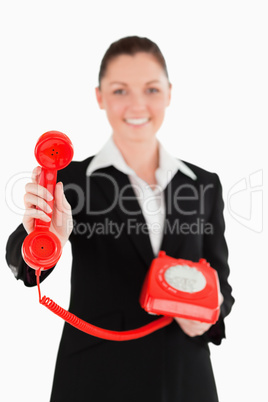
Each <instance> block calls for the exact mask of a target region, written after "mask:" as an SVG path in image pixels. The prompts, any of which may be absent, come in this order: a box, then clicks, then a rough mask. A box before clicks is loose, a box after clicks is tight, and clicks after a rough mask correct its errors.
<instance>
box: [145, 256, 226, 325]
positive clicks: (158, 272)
mask: <svg viewBox="0 0 268 402" xmlns="http://www.w3.org/2000/svg"><path fill="white" fill-rule="evenodd" d="M140 304H141V306H142V307H143V308H144V309H145V310H146V311H147V312H148V313H152V314H160V315H166V316H172V317H181V318H186V319H191V320H196V321H201V322H207V323H211V324H214V323H215V322H216V321H217V320H218V318H219V312H220V306H219V281H218V275H217V272H216V271H215V269H213V268H211V267H210V265H209V264H208V263H207V261H206V260H204V259H201V260H200V261H199V262H197V263H194V262H192V261H188V260H182V259H175V258H172V257H168V256H167V255H166V253H165V252H164V251H160V252H159V255H158V258H155V259H154V260H153V262H152V264H151V267H150V269H149V272H148V274H147V276H146V279H145V282H144V284H143V288H142V291H141V295H140Z"/></svg>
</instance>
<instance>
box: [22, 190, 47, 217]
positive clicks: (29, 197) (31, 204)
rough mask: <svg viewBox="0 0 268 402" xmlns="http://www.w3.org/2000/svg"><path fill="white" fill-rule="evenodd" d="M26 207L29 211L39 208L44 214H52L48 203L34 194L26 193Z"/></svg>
mask: <svg viewBox="0 0 268 402" xmlns="http://www.w3.org/2000/svg"><path fill="white" fill-rule="evenodd" d="M24 205H25V208H27V209H30V208H36V207H38V208H40V209H41V210H42V211H44V212H47V213H51V212H52V209H51V207H50V206H49V205H48V204H47V203H46V201H45V200H44V199H43V198H40V197H38V196H37V195H34V194H32V193H26V194H25V195H24Z"/></svg>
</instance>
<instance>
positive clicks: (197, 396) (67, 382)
mask: <svg viewBox="0 0 268 402" xmlns="http://www.w3.org/2000/svg"><path fill="white" fill-rule="evenodd" d="M90 161H91V158H88V159H86V160H85V161H83V162H72V163H71V164H70V165H69V166H68V167H67V168H65V169H64V170H63V171H60V172H59V177H58V179H59V180H61V181H62V182H63V183H64V186H65V193H66V196H67V199H68V201H69V202H70V204H71V206H72V210H73V218H74V229H73V232H72V234H71V236H70V241H71V246H72V253H73V264H72V277H71V298H70V306H69V309H70V311H71V312H72V313H74V314H76V315H77V316H78V317H80V318H82V319H83V320H85V321H88V322H90V323H93V324H95V325H97V326H100V327H103V328H107V329H112V330H118V331H122V330H128V329H133V328H136V327H139V326H142V325H145V324H147V323H149V322H151V321H152V320H154V319H155V317H153V316H150V315H149V314H147V313H146V312H145V311H144V310H143V309H142V308H141V307H140V305H139V294H140V290H141V287H142V284H143V281H144V277H145V275H146V272H147V270H148V268H149V266H150V264H151V261H152V259H153V258H154V257H155V256H154V254H153V250H152V247H151V243H150V239H149V235H148V231H147V226H146V222H145V220H144V217H143V215H142V212H141V209H140V207H139V203H138V201H137V199H136V197H135V195H134V192H133V189H132V186H131V185H130V182H129V179H128V177H127V176H126V175H125V174H123V173H121V172H120V171H118V170H117V169H115V168H114V167H107V168H103V169H99V170H98V171H96V172H94V173H93V174H92V175H91V176H90V177H87V176H86V169H87V167H88V164H89V163H90ZM187 165H188V166H189V167H190V168H191V169H192V170H193V172H194V173H195V174H196V176H197V180H192V179H191V178H189V177H188V176H185V175H184V174H183V173H182V172H181V171H178V172H177V174H176V175H175V176H174V177H173V179H172V180H171V182H170V183H169V185H168V186H167V188H166V189H165V204H166V221H165V228H164V237H163V241H162V245H161V250H164V251H166V253H167V254H168V255H170V256H172V257H175V258H184V259H189V260H193V261H198V260H199V259H200V258H206V259H207V261H209V262H210V264H211V266H212V267H213V268H215V269H216V270H217V271H218V275H219V280H220V286H221V292H222V294H223V296H224V303H223V304H222V306H221V315H220V318H219V320H218V322H217V323H216V324H215V325H213V326H212V327H211V328H210V330H209V331H208V332H207V333H206V334H204V335H203V336H201V337H194V338H191V337H189V336H187V335H185V334H184V333H183V331H182V330H181V329H180V327H179V326H178V325H177V324H176V322H174V323H172V324H171V325H169V326H168V327H166V328H163V329H161V330H159V331H157V332H155V333H153V334H151V335H149V336H146V337H144V338H141V339H138V340H134V341H127V342H114V341H106V340H102V339H98V338H95V337H92V336H90V335H87V334H85V333H83V332H80V331H78V330H76V329H75V328H73V327H72V326H70V325H69V324H65V326H64V331H63V335H62V340H61V344H60V348H59V353H58V359H57V364H56V370H55V376H54V384H53V390H52V396H51V402H60V401H64V402H69V401H70V402H71V401H75V402H80V401H81V402H84V401H94V402H98V401H100V402H102V401H103V402H104V401H105V402H107V401H111V402H113V401H114V402H121V401H122V402H123V401H124V402H125V401H128V402H132V401H133V402H134V401H135V402H137V401H139V402H143V401H144V402H145V401H150V400H152V401H154V402H175V401H187V402H191V401H193V402H199V401H200V402H202V401H204V402H208V401H210V402H213V401H217V392H216V387H215V383H214V377H213V372H212V368H211V363H210V357H209V354H210V353H209V348H208V342H213V343H215V344H220V343H221V340H222V338H224V337H225V330H224V317H225V316H226V315H227V314H229V312H230V310H231V307H232V304H233V302H234V299H233V297H232V295H231V287H230V285H229V283H228V280H227V278H228V275H229V267H228V264H227V257H228V251H227V246H226V242H225V239H224V220H223V201H222V192H221V185H220V181H219V179H218V176H217V175H216V174H213V173H209V172H207V171H205V170H203V169H201V168H199V167H196V166H194V165H191V164H187ZM25 236H26V233H25V230H24V229H23V227H22V225H21V226H19V228H18V229H17V230H16V231H15V232H14V233H13V234H12V235H11V236H10V238H9V240H8V244H7V261H8V264H9V265H10V267H11V268H12V270H13V272H15V275H16V277H17V278H18V279H22V280H23V281H24V283H25V285H26V286H33V285H35V280H36V279H35V273H34V271H33V270H32V269H30V268H29V267H27V265H26V264H25V263H24V262H23V260H22V258H21V252H20V249H21V243H22V241H23V239H24V237H25ZM52 271H53V270H50V271H47V272H44V273H42V277H41V280H44V279H45V277H46V276H47V275H49V274H50V273H51V272H52Z"/></svg>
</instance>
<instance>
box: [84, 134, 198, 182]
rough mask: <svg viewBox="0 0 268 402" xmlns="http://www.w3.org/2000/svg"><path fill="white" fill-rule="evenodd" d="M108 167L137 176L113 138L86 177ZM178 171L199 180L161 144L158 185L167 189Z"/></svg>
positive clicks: (92, 162) (98, 154)
mask: <svg viewBox="0 0 268 402" xmlns="http://www.w3.org/2000/svg"><path fill="white" fill-rule="evenodd" d="M108 166H114V167H115V168H116V169H118V170H119V171H121V172H122V173H125V174H127V175H130V176H137V175H136V173H135V172H134V170H133V169H131V168H130V167H129V166H128V165H127V163H126V161H125V160H124V158H123V156H122V154H121V152H120V151H119V149H118V148H117V146H116V145H115V143H114V141H113V138H112V136H111V137H110V138H109V140H108V141H107V142H106V144H105V145H104V146H103V147H102V148H101V150H100V151H99V152H98V153H97V154H96V156H94V158H93V159H92V160H91V162H90V164H89V165H88V168H87V171H86V175H87V176H90V175H91V174H92V173H93V172H94V171H95V170H98V169H101V168H105V167H108ZM178 170H180V171H181V172H182V173H183V174H185V175H186V176H188V177H190V178H191V179H192V180H196V179H197V176H196V175H195V173H194V172H193V171H192V170H191V169H190V168H189V167H188V166H187V165H186V164H185V163H184V162H182V161H181V160H179V159H177V158H174V156H172V155H170V154H169V153H168V152H167V151H166V149H165V148H164V147H163V145H162V144H161V143H160V142H159V168H158V169H157V170H156V180H157V182H158V184H159V185H160V186H161V187H162V188H164V187H166V185H167V184H168V183H169V181H170V180H171V179H172V178H173V176H174V175H175V174H176V173H177V171H178Z"/></svg>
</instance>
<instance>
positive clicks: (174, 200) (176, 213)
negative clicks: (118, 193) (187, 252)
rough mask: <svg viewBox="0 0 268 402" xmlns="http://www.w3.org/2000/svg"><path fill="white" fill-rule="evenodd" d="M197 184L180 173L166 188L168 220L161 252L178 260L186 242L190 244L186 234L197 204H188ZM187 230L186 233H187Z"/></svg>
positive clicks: (166, 220)
mask: <svg viewBox="0 0 268 402" xmlns="http://www.w3.org/2000/svg"><path fill="white" fill-rule="evenodd" d="M195 188H196V182H195V181H193V180H192V179H191V178H189V177H187V176H185V175H184V174H183V173H182V172H181V171H178V172H177V174H176V175H175V176H174V177H173V179H172V180H171V181H170V182H169V184H168V185H167V187H166V188H165V192H164V193H165V194H164V195H165V207H166V219H165V227H164V235H163V240H162V244H161V248H160V249H161V250H163V251H165V252H166V254H167V255H170V256H173V257H176V258H178V257H179V256H181V253H182V251H183V248H184V245H185V242H186V243H187V244H188V243H189V241H188V240H189V236H188V235H187V234H186V235H185V232H187V230H188V229H189V228H190V227H191V223H192V220H193V219H196V216H195V217H194V216H193V215H192V214H191V210H194V208H196V204H195V205H193V203H190V204H189V203H188V202H187V198H188V199H190V197H191V196H193V192H194V193H195V190H194V189H195ZM185 229H186V231H185Z"/></svg>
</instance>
